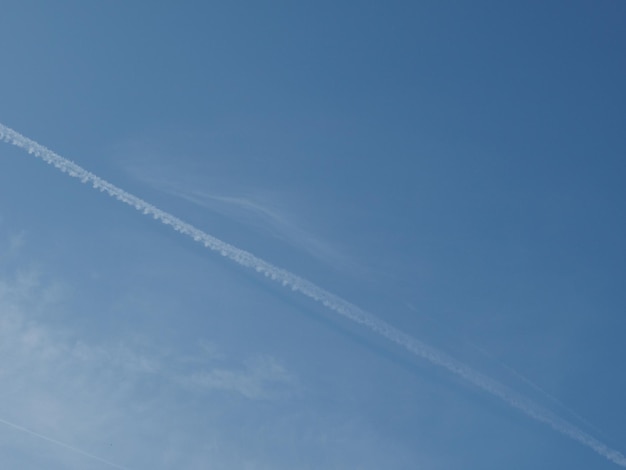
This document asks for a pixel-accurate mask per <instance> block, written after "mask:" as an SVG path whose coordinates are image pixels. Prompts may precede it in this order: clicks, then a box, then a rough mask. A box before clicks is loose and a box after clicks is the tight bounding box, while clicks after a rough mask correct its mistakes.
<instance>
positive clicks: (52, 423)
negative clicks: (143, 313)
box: [0, 268, 294, 469]
mask: <svg viewBox="0 0 626 470" xmlns="http://www.w3.org/2000/svg"><path fill="white" fill-rule="evenodd" d="M5 271H6V270H5ZM50 282H52V281H47V280H44V277H43V276H42V275H41V274H39V273H38V272H37V271H34V270H29V269H26V268H24V269H22V270H18V271H16V272H12V273H7V272H3V273H0V382H1V383H2V387H0V396H1V397H2V400H1V404H0V426H4V428H5V429H9V430H12V431H14V432H15V434H17V435H22V436H23V439H22V440H23V441H25V442H26V443H28V442H31V441H32V442H31V444H25V445H27V446H28V447H27V448H30V449H31V450H30V451H29V452H32V451H33V450H32V449H33V448H36V449H38V451H39V452H46V456H42V458H43V459H44V460H45V461H47V462H48V463H49V468H64V469H65V468H68V469H72V468H76V469H79V468H85V459H87V460H90V461H92V462H94V463H95V462H99V463H100V464H102V465H105V466H107V467H109V468H117V469H131V468H145V467H146V465H148V464H147V462H149V459H148V460H146V456H145V455H142V452H143V450H145V449H147V448H154V447H155V443H158V442H160V443H161V444H159V445H157V447H159V446H160V448H161V451H162V452H163V455H164V456H165V455H166V456H167V459H165V457H163V459H162V460H163V461H165V460H167V461H169V462H170V463H171V465H172V466H174V467H176V466H181V467H182V468H206V464H207V459H208V457H206V455H205V451H204V450H203V449H202V448H201V447H193V446H191V444H189V445H187V446H184V447H185V450H184V451H183V450H181V448H180V446H178V445H176V446H174V447H172V446H171V445H169V444H167V442H168V440H169V439H170V437H171V435H172V433H173V431H172V430H171V429H169V428H168V427H164V428H162V429H160V430H157V431H155V429H159V428H158V427H156V424H157V423H158V421H160V420H163V419H164V418H163V413H166V416H168V418H167V419H168V420H172V419H173V416H172V415H174V417H175V416H176V412H175V411H173V410H175V409H176V408H177V405H176V403H178V402H181V401H184V400H185V398H189V397H190V396H193V397H195V399H198V397H207V398H208V397H209V396H210V395H211V394H213V393H218V392H219V393H228V394H231V395H232V396H234V397H239V398H241V399H242V400H259V399H262V400H272V399H274V398H277V397H278V395H276V393H275V392H276V390H281V391H285V390H288V389H290V388H291V387H292V386H293V384H294V376H293V374H292V373H290V372H288V371H287V369H286V367H285V366H284V365H283V364H282V363H281V362H280V361H279V360H278V359H277V358H275V357H273V356H271V355H267V354H265V355H253V356H251V357H250V358H248V359H244V360H243V361H240V360H237V359H233V358H229V357H228V355H226V354H224V353H222V352H221V351H220V350H219V345H217V344H216V343H214V342H210V341H203V342H201V343H199V344H198V346H197V348H196V349H195V350H196V351H197V353H196V354H195V355H193V356H189V354H187V355H186V356H182V355H179V354H177V353H176V352H173V351H170V350H166V348H162V347H160V346H159V345H158V344H152V343H150V342H149V339H146V338H141V340H137V339H135V338H134V337H109V338H106V339H105V340H103V341H101V342H100V343H97V344H95V343H93V342H89V341H88V340H86V339H83V338H81V337H80V336H79V335H78V334H77V333H76V332H75V331H73V330H72V329H71V328H70V327H67V326H64V327H60V326H58V325H53V324H51V323H48V322H46V321H45V319H46V318H48V317H50V318H52V317H54V316H55V315H56V312H57V311H60V310H63V309H64V308H66V304H65V302H64V300H63V299H62V298H60V297H52V296H47V295H45V294H44V293H45V292H46V290H48V289H49V285H48V284H49V283H50ZM42 313H45V315H42ZM191 351H192V352H193V351H194V350H193V348H192V350H191ZM281 396H284V394H283V395H281ZM164 410H165V411H164ZM167 410H169V411H167ZM159 416H161V418H159ZM180 419H183V417H175V419H174V421H176V420H180ZM148 423H153V425H154V427H151V426H148V427H147V428H146V426H147V424H148ZM133 435H134V437H133V438H132V442H133V446H132V447H128V446H125V445H124V444H123V442H121V441H120V440H123V439H126V438H130V437H131V436H133ZM187 440H188V441H190V442H191V441H192V439H190V437H189V436H188V437H187ZM36 442H41V443H42V444H44V445H49V446H52V447H53V448H57V449H58V450H59V451H61V452H58V451H57V452H50V451H45V447H44V448H43V450H42V449H41V448H40V446H39V447H38V446H37V445H35V444H36ZM109 442H115V444H116V445H115V447H112V446H113V444H111V446H110V445H109ZM163 443H166V444H165V445H164V444H163ZM118 449H120V450H118ZM177 449H178V450H177ZM161 451H158V452H156V451H154V450H152V451H151V455H157V454H159V452H161ZM157 460H158V459H157ZM191 460H193V461H194V462H196V463H197V465H196V466H195V467H194V466H193V465H188V463H189V462H190V461H191ZM0 461H1V460H0ZM200 462H202V463H200ZM159 465H160V464H159ZM152 468H162V467H161V466H156V467H155V466H154V464H153V465H152Z"/></svg>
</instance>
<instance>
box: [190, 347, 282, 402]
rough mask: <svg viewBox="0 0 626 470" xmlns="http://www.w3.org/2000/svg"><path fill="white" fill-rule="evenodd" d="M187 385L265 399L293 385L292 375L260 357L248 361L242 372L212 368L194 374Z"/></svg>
mask: <svg viewBox="0 0 626 470" xmlns="http://www.w3.org/2000/svg"><path fill="white" fill-rule="evenodd" d="M188 382H189V383H190V384H191V385H192V386H196V387H200V388H203V389H206V390H222V391H232V392H237V393H239V394H241V395H243V396H244V397H246V398H250V399H264V398H269V397H271V395H272V391H273V389H274V388H275V387H277V386H279V387H284V386H285V385H289V384H290V383H291V382H292V377H291V375H290V374H289V373H288V372H287V370H286V369H285V368H284V367H283V365H282V364H281V363H280V362H278V361H277V360H276V359H275V358H273V357H271V356H259V357H256V358H254V359H252V360H249V361H247V364H246V367H245V368H242V369H224V368H214V369H212V370H208V371H202V372H197V373H194V374H193V375H191V376H190V377H189V380H188Z"/></svg>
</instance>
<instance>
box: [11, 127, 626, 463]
mask: <svg viewBox="0 0 626 470" xmlns="http://www.w3.org/2000/svg"><path fill="white" fill-rule="evenodd" d="M0 139H2V140H4V141H5V142H8V143H10V144H12V145H15V146H17V147H19V148H21V149H24V150H26V151H27V152H28V153H29V154H31V155H34V156H36V157H38V158H41V159H42V160H43V161H45V162H46V163H48V164H50V165H52V166H54V167H55V168H57V169H59V170H60V171H62V172H63V173H67V174H68V175H69V176H72V177H74V178H77V179H79V180H81V182H83V183H86V184H87V183H88V184H91V185H92V186H93V188H94V189H98V190H99V191H102V192H105V193H107V194H108V195H109V196H111V197H113V198H115V199H117V200H118V201H120V202H123V203H125V204H128V205H129V206H132V207H134V208H135V209H137V210H138V211H140V212H142V213H143V214H145V215H149V216H152V217H153V218H154V219H156V220H158V221H159V222H161V223H163V224H165V225H169V226H170V227H172V228H173V229H174V230H176V231H177V232H180V233H182V234H184V235H187V236H189V237H191V238H193V239H194V240H195V241H197V242H198V243H202V244H203V245H204V246H205V247H206V248H208V249H210V250H213V251H216V252H218V253H219V254H221V255H222V256H224V257H226V258H228V259H230V260H231V261H233V262H235V263H237V264H239V265H241V266H243V267H246V268H249V269H252V270H254V271H257V272H258V273H260V274H263V275H264V276H266V277H268V278H270V279H272V280H273V281H275V282H278V283H280V284H282V285H283V286H285V287H289V288H290V289H291V290H293V291H296V292H299V293H300V294H302V295H304V296H305V297H308V298H310V299H313V300H315V301H316V302H319V303H321V304H322V305H324V306H325V307H326V308H328V309H329V310H332V311H333V312H335V313H337V314H339V315H341V316H343V317H346V318H348V319H349V320H352V321H353V322H355V323H357V324H359V325H362V326H364V327H366V328H369V329H370V330H371V331H373V332H375V333H377V334H379V335H380V336H383V337H385V338H387V339H388V340H389V341H391V342H393V343H396V344H398V345H399V346H401V347H403V348H404V349H406V350H408V351H409V352H411V353H412V354H414V355H415V356H418V357H420V358H422V359H425V360H427V361H429V362H430V363H432V364H434V365H437V366H439V367H442V368H444V369H446V370H448V371H449V372H451V373H453V374H454V375H457V376H458V377H461V378H463V379H465V380H466V381H468V382H469V383H471V384H473V385H474V386H476V387H478V388H480V389H482V390H483V391H485V392H487V393H490V394H491V395H493V396H495V397H498V398H499V399H501V400H502V401H504V402H505V403H507V404H508V405H510V406H511V407H513V408H516V409H517V410H519V411H521V412H522V413H524V414H525V415H527V416H529V417H531V418H533V419H534V420H536V421H539V422H541V423H544V424H546V425H548V426H550V427H551V428H553V429H554V430H555V431H557V432H559V433H561V434H563V435H565V436H567V437H569V438H571V439H573V440H574V441H577V442H579V443H580V444H582V445H584V446H586V447H588V448H590V449H592V450H594V451H595V452H597V453H598V454H600V455H602V456H603V457H605V458H606V459H608V460H610V461H611V462H613V463H615V464H617V465H619V466H621V467H626V457H625V456H624V455H623V454H621V453H620V452H618V451H616V450H613V449H611V448H610V447H608V446H607V445H605V444H604V443H602V442H600V441H599V440H598V439H596V438H595V437H593V436H591V435H589V434H587V433H586V432H584V431H583V430H581V429H579V428H577V427H576V426H574V425H573V424H571V423H569V422H568V421H565V420H564V419H562V418H560V417H558V416H557V415H555V414H554V413H552V412H551V411H549V410H547V409H545V408H542V407H540V406H539V405H537V404H535V403H533V402H532V401H530V400H528V399H527V398H525V397H523V396H521V395H520V394H518V393H516V392H514V391H513V390H511V389H509V388H508V387H506V386H505V385H503V384H501V383H499V382H497V381H496V380H494V379H491V378H490V377H487V376H485V375H483V374H481V373H480V372H478V371H475V370H473V369H471V368H470V367H468V366H467V365H465V364H463V363H462V362H460V361H458V360H456V359H454V358H453V357H451V356H449V355H447V354H445V353H444V352H441V351H439V350H437V349H435V348H433V347H432V346H429V345H428V344H426V343H424V342H422V341H419V340H418V339H415V338H413V337H411V336H409V335H407V334H406V333H403V332H402V331H400V330H398V329H397V328H395V327H394V326H392V325H390V324H389V323H387V322H385V321H384V320H381V319H380V318H378V317H376V316H375V315H373V314H371V313H369V312H366V311H365V310H362V309H361V308H359V307H357V306H356V305H354V304H352V303H350V302H348V301H346V300H344V299H342V298H341V297H338V296H336V295H335V294H332V293H331V292H328V291H327V290H325V289H322V288H321V287H319V286H317V285H315V284H313V283H312V282H310V281H308V280H306V279H304V278H301V277H300V276H298V275H296V274H293V273H291V272H289V271H287V270H285V269H282V268H279V267H277V266H274V265H273V264H271V263H268V262H267V261H265V260H263V259H261V258H258V257H256V256H254V255H253V254H251V253H249V252H247V251H245V250H242V249H240V248H237V247H235V246H233V245H229V244H228V243H226V242H223V241H221V240H219V239H218V238H215V237H213V236H211V235H209V234H208V233H205V232H203V231H202V230H200V229H198V228H196V227H194V226H193V225H190V224H188V223H187V222H184V221H182V220H181V219H179V218H177V217H175V216H174V215H172V214H169V213H167V212H165V211H162V210H161V209H158V208H157V207H155V206H153V205H152V204H150V203H148V202H146V201H144V200H143V199H140V198H138V197H137V196H134V195H132V194H130V193H127V192H126V191H124V190H123V189H121V188H118V187H117V186H115V185H113V184H111V183H109V182H108V181H106V180H104V179H102V178H100V177H98V176H96V175H94V174H93V173H90V172H89V171H87V170H85V169H84V168H82V167H80V166H78V165H77V164H75V163H74V162H72V161H71V160H68V159H67V158H64V157H61V156H60V155H58V154H56V153H54V152H53V151H52V150H50V149H48V148H46V147H44V146H43V145H40V144H38V143H37V142H35V141H33V140H31V139H29V138H27V137H25V136H23V135H21V134H19V133H18V132H16V131H14V130H13V129H10V128H9V127H6V126H4V125H3V124H0Z"/></svg>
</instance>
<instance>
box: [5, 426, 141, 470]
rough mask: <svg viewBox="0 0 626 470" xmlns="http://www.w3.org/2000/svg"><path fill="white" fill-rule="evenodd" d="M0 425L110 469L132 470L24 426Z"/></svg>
mask: <svg viewBox="0 0 626 470" xmlns="http://www.w3.org/2000/svg"><path fill="white" fill-rule="evenodd" d="M0 423H2V424H4V425H6V426H9V427H11V428H13V429H16V430H18V431H21V432H23V433H26V434H30V435H31V436H34V437H36V438H38V439H42V440H44V441H48V442H51V443H52V444H55V445H57V446H60V447H63V448H65V449H68V450H71V451H72V452H74V453H76V454H80V455H83V456H85V457H88V458H90V459H92V460H97V461H98V462H101V463H104V464H106V465H108V466H109V467H112V468H117V469H118V470H130V469H129V468H128V467H122V466H121V465H118V464H116V463H114V462H111V461H110V460H106V459H103V458H102V457H98V456H97V455H94V454H90V453H89V452H85V451H84V450H81V449H79V448H78V447H74V446H72V445H69V444H66V443H65V442H62V441H58V440H56V439H53V438H51V437H48V436H46V435H44V434H41V433H38V432H35V431H33V430H31V429H28V428H25V427H24V426H20V425H19V424H15V423H12V422H11V421H7V420H6V419H2V418H0Z"/></svg>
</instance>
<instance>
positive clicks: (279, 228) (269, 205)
mask: <svg viewBox="0 0 626 470" xmlns="http://www.w3.org/2000/svg"><path fill="white" fill-rule="evenodd" d="M138 178H140V179H141V180H142V181H144V182H146V183H148V184H150V185H152V186H154V187H157V188H158V189H159V190H161V191H163V192H166V193H167V194H170V195H172V196H175V197H177V198H180V199H183V200H185V201H188V202H191V203H192V204H195V205H198V206H200V207H203V208H205V209H208V210H210V211H213V212H215V213H219V214H223V215H225V216H227V217H229V218H232V219H234V220H237V221H239V222H242V223H245V224H248V225H251V226H254V227H256V228H257V229H259V230H261V231H264V232H265V233H267V234H269V235H270V236H272V237H274V238H276V239H279V240H281V241H283V242H286V243H288V244H289V245H291V246H293V247H295V248H297V249H299V250H302V251H304V252H306V253H307V254H308V255H310V256H312V257H314V258H317V259H319V260H321V261H323V262H325V263H327V264H329V265H331V266H333V267H335V268H336V269H344V270H345V269H347V270H350V271H351V272H354V273H356V272H362V271H363V270H364V268H363V267H362V266H357V264H356V263H355V262H354V261H353V260H351V259H350V258H349V257H348V256H347V255H346V254H345V253H343V252H342V251H341V250H340V249H338V248H337V247H336V246H334V245H333V244H332V243H329V242H328V241H326V240H323V239H322V238H320V237H318V236H316V235H314V234H312V233H311V231H309V230H305V229H304V228H303V227H302V225H301V224H300V223H298V221H297V220H295V219H296V217H294V216H293V215H292V214H289V213H288V211H287V210H286V209H285V208H284V207H279V206H281V204H277V203H276V201H272V200H274V199H276V197H275V195H273V196H272V197H270V196H268V195H267V194H258V191H252V190H248V191H239V192H238V193H237V194H231V195H223V194H222V195H220V194H213V193H210V192H207V191H203V190H190V189H189V185H184V184H181V183H179V182H176V181H173V180H172V178H169V179H168V180H167V181H165V180H164V179H155V178H147V177H145V176H143V175H138Z"/></svg>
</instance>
